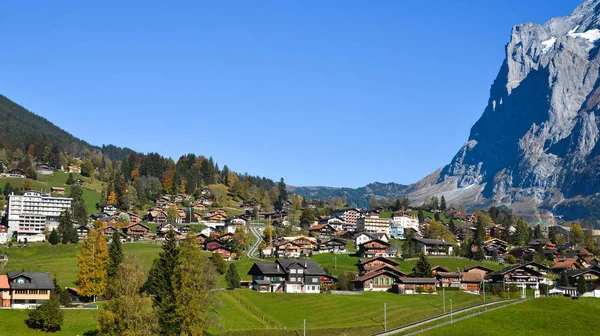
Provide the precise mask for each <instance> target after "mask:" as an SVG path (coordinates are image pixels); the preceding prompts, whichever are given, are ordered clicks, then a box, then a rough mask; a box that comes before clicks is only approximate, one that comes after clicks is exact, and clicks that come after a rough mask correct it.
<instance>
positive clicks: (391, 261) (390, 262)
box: [359, 257, 400, 266]
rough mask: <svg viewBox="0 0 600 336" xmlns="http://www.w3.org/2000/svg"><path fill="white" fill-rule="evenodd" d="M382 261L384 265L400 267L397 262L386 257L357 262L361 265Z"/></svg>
mask: <svg viewBox="0 0 600 336" xmlns="http://www.w3.org/2000/svg"><path fill="white" fill-rule="evenodd" d="M378 259H381V260H384V261H385V262H386V263H388V264H390V265H394V266H398V265H400V264H399V263H398V262H397V261H395V260H394V259H391V258H386V257H373V258H369V259H360V260H359V262H360V264H361V265H363V264H366V263H368V262H371V261H373V260H378Z"/></svg>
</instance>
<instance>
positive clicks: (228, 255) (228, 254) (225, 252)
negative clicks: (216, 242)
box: [207, 243, 233, 261]
mask: <svg viewBox="0 0 600 336" xmlns="http://www.w3.org/2000/svg"><path fill="white" fill-rule="evenodd" d="M209 244H210V243H209ZM207 245H208V244H207ZM207 250H208V251H209V252H212V253H218V254H220V255H221V256H222V257H223V259H225V260H227V261H229V260H231V259H232V254H233V251H231V250H230V249H229V248H227V247H225V246H219V247H215V248H207Z"/></svg>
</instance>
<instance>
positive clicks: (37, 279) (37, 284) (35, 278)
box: [8, 272, 54, 289]
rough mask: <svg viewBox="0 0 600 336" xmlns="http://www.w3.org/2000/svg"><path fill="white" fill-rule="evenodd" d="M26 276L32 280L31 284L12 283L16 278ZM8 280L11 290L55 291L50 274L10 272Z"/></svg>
mask: <svg viewBox="0 0 600 336" xmlns="http://www.w3.org/2000/svg"><path fill="white" fill-rule="evenodd" d="M21 276H24V277H26V278H29V279H31V282H29V283H22V284H19V283H14V282H10V281H12V280H13V279H15V278H18V277H21ZM8 280H9V282H10V288H11V289H53V288H54V283H52V278H50V273H48V272H8Z"/></svg>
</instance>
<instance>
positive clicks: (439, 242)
mask: <svg viewBox="0 0 600 336" xmlns="http://www.w3.org/2000/svg"><path fill="white" fill-rule="evenodd" d="M414 240H416V241H419V242H421V243H423V244H425V245H454V244H453V243H451V242H449V241H446V240H442V239H429V238H419V237H415V238H414Z"/></svg>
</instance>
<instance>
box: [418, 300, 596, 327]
mask: <svg viewBox="0 0 600 336" xmlns="http://www.w3.org/2000/svg"><path fill="white" fill-rule="evenodd" d="M598 315H600V302H599V301H598V299H592V298H589V299H579V300H571V299H570V298H564V297H555V298H540V299H534V300H530V301H528V302H525V303H521V304H518V305H515V306H511V307H508V308H504V309H499V310H496V311H493V312H489V313H485V314H482V315H479V316H476V317H472V318H469V319H466V320H463V321H459V322H456V323H455V324H453V325H451V326H444V327H440V328H437V329H433V330H430V331H427V332H424V333H423V335H475V334H478V335H479V334H482V331H485V334H486V335H597V334H598V330H600V320H599V319H598Z"/></svg>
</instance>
